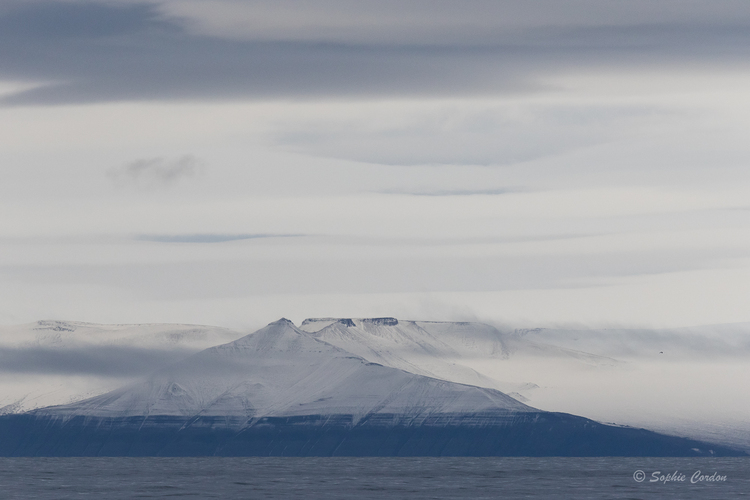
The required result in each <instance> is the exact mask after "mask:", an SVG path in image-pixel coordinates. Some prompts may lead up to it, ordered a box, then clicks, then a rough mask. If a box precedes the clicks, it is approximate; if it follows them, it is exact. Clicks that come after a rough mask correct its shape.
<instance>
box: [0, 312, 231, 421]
mask: <svg viewBox="0 0 750 500" xmlns="http://www.w3.org/2000/svg"><path fill="white" fill-rule="evenodd" d="M240 336H242V334H241V333H239V332H236V331H233V330H229V329H226V328H219V327H214V326H202V325H181V324H141V325H99V324H94V323H83V322H79V321H37V322H35V323H30V324H25V325H14V326H0V415H2V414H5V413H18V412H22V411H26V410H31V409H34V408H39V407H43V406H49V405H53V404H64V403H68V402H71V401H77V400H81V399H84V398H86V397H91V396H94V395H98V394H102V393H104V392H107V391H110V390H113V389H115V388H118V387H120V386H122V385H124V384H126V383H128V382H130V381H132V380H134V379H136V378H142V377H143V376H145V375H147V374H149V373H150V372H152V371H154V370H156V369H158V368H160V367H163V366H166V365H168V364H170V363H173V362H175V361H178V360H180V359H183V358H185V357H187V356H189V355H191V354H193V353H196V352H198V351H200V350H202V349H206V348H207V347H211V346H214V345H217V344H223V343H226V342H229V341H231V340H234V339H236V338H239V337H240Z"/></svg>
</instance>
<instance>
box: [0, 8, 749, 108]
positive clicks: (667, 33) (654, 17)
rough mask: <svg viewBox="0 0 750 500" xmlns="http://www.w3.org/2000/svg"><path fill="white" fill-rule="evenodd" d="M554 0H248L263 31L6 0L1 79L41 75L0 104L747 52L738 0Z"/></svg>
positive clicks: (519, 79) (201, 95)
mask: <svg viewBox="0 0 750 500" xmlns="http://www.w3.org/2000/svg"><path fill="white" fill-rule="evenodd" d="M172 3H173V4H175V2H172ZM344 3H346V2H344ZM560 3H561V2H556V3H555V5H554V6H553V4H549V5H548V6H547V7H549V9H551V10H550V12H565V13H566V15H564V16H562V17H561V19H562V21H558V22H557V23H554V26H551V27H550V26H548V25H544V23H553V19H547V17H549V16H546V17H545V16H541V17H540V19H541V20H542V21H541V22H534V19H535V16H537V15H540V14H539V13H541V12H545V8H546V7H545V5H547V3H544V2H495V3H485V2H470V3H468V4H461V5H464V6H463V7H462V8H460V9H458V7H457V6H458V5H459V3H458V2H442V3H439V4H435V3H430V4H429V6H428V5H425V4H423V3H420V2H407V3H405V4H399V6H396V7H394V6H393V5H390V6H389V5H383V6H382V7H380V8H374V7H372V6H370V7H368V9H369V10H373V9H375V10H374V11H373V12H371V13H369V14H368V15H369V16H370V17H371V19H372V20H373V21H372V22H370V23H369V24H368V23H365V22H364V21H366V20H367V18H362V19H360V18H356V17H355V18H353V19H350V18H347V17H346V16H343V17H340V18H336V19H334V17H333V16H334V14H335V13H336V12H337V10H336V9H334V8H332V6H333V7H336V6H338V7H336V8H337V9H338V12H341V11H342V10H341V5H339V4H341V2H338V3H335V4H333V3H327V2H326V3H322V4H320V7H319V8H316V9H317V10H316V12H315V14H316V16H314V15H312V14H313V13H308V14H307V16H308V18H310V19H313V20H315V19H318V20H321V21H320V22H317V24H316V23H315V22H312V21H311V22H308V23H307V24H304V22H303V21H304V18H303V21H299V20H297V21H295V19H293V18H292V15H291V14H290V12H293V7H294V5H293V4H289V5H291V7H290V8H288V9H286V10H283V9H281V10H279V9H278V8H275V7H273V4H272V3H268V2H255V3H253V4H252V8H253V9H257V12H258V13H259V16H258V17H259V18H261V19H265V20H266V26H270V27H271V28H272V29H265V30H263V29H256V30H255V31H253V30H251V32H250V33H248V34H245V35H246V36H245V37H244V38H243V37H232V38H222V37H220V36H217V35H216V34H213V33H206V32H202V31H200V30H195V29H192V28H194V25H195V22H191V21H189V20H186V19H185V18H184V17H182V18H181V17H177V16H174V15H172V16H170V15H168V14H166V12H167V11H165V10H164V9H162V8H160V7H159V5H156V4H151V3H94V2H54V1H44V2H13V3H10V4H6V5H5V6H4V7H3V8H2V9H0V45H1V46H2V47H3V50H2V51H1V52H0V79H6V80H20V81H34V82H41V83H46V84H47V85H43V86H41V87H37V88H34V89H30V90H25V91H22V92H18V93H15V94H11V95H7V96H5V97H4V98H3V99H2V102H3V103H4V104H5V105H13V104H16V105H18V104H59V103H74V102H101V101H115V100H132V99H138V100H140V99H224V98H274V97H280V98H287V97H300V98H312V97H346V96H365V97H366V96H414V95H420V96H430V95H472V94H497V93H503V92H514V91H521V90H523V91H527V90H533V89H534V88H536V87H538V86H539V85H540V83H539V82H540V80H539V78H540V77H541V76H543V75H547V74H550V73H554V72H559V71H568V70H570V69H575V68H584V67H601V66H612V65H649V64H665V63H667V62H669V63H671V64H687V63H710V64H717V63H721V62H724V63H733V62H742V61H744V60H746V58H747V56H748V51H750V43H749V42H750V7H748V4H747V3H742V2H731V1H725V2H711V3H710V4H706V6H705V7H702V6H701V5H700V4H698V3H689V5H684V4H685V3H684V2H683V3H680V4H679V5H682V6H683V8H682V9H678V8H677V7H678V5H677V4H675V5H673V6H672V9H673V11H674V12H673V13H670V10H669V9H668V8H655V7H648V5H646V4H643V3H627V4H628V5H630V7H623V5H625V4H626V3H623V2H619V3H607V6H609V7H608V8H609V9H610V12H608V14H607V15H592V14H590V12H594V14H596V13H597V12H599V13H600V14H601V12H602V8H601V7H597V4H598V3H601V2H598V3H596V2H595V3H592V2H562V3H564V4H565V5H567V6H569V7H570V8H569V9H568V10H566V9H564V8H562V7H561V6H560ZM176 4H179V2H176ZM222 5H223V4H217V6H216V7H215V10H219V9H222V8H223V7H222ZM669 5H672V3H671V2H669ZM344 7H348V8H349V10H355V11H356V10H357V5H356V4H346V6H344ZM389 9H391V11H392V12H391V11H389ZM393 9H396V10H395V11H393ZM457 9H458V10H457ZM345 10H346V9H344V10H343V11H345ZM606 10H607V9H604V11H606ZM251 12H252V11H251ZM387 12H391V14H390V15H385V14H384V13H387ZM399 12H403V14H404V15H403V16H401V17H399V16H397V15H396V14H398V13H399ZM455 12H460V16H458V17H459V19H458V21H457V22H454V23H451V16H453V17H455V16H456V14H455ZM419 13H423V14H424V13H428V14H429V15H426V16H421V17H420V16H418V15H417V14H419ZM535 13H536V14H535ZM261 14H262V15H261ZM263 15H265V16H266V17H265V18H264V17H263ZM284 16H289V19H286V18H285V17H284ZM618 16H619V17H618ZM360 17H361V16H360ZM423 17H424V21H422V20H421V19H422V18H423ZM493 19H496V20H497V22H493V21H492V20H493ZM488 20H489V21H488ZM514 20H515V21H514ZM328 21H330V22H328ZM334 21H335V22H334ZM397 21H398V22H397ZM300 22H303V24H304V25H303V26H301V27H300V26H299V23H300ZM331 23H333V27H332V25H331ZM274 26H276V28H274ZM334 28H335V29H334ZM394 29H395V30H396V33H394ZM360 32H362V33H366V34H367V36H358V35H357V33H360ZM299 33H302V35H299ZM331 33H333V35H331ZM404 34H406V35H404ZM407 35H408V36H407Z"/></svg>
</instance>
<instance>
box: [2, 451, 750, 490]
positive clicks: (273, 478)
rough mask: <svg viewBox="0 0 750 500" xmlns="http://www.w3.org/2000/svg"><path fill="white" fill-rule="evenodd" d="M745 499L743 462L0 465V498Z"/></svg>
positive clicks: (748, 469) (35, 461)
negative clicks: (653, 480)
mask: <svg viewBox="0 0 750 500" xmlns="http://www.w3.org/2000/svg"><path fill="white" fill-rule="evenodd" d="M636 471H642V472H643V474H642V475H641V474H639V473H637V472H636ZM656 471H659V472H660V474H657V475H656V477H658V478H659V479H660V480H659V481H655V482H652V479H654V477H655V476H654V475H653V473H654V472H656ZM697 471H700V473H699V475H698V476H695V478H694V479H693V480H694V481H697V482H691V478H693V476H694V474H695V473H696V472H697ZM675 472H677V474H676V475H675V479H676V480H675V481H667V479H668V476H667V475H668V474H672V475H674V473H675ZM714 473H716V475H714V479H717V477H718V478H724V479H723V480H715V481H711V482H709V481H707V480H706V478H707V477H711V475H712V474H714ZM634 475H635V478H643V481H642V482H638V481H636V480H635V478H634ZM701 475H702V476H704V477H703V480H702V481H700V476H701ZM662 476H663V477H662ZM680 477H682V478H683V480H682V481H680V480H679V478H680ZM748 496H750V459H748V458H716V459H693V458H690V459H683V458H0V498H23V499H26V498H34V499H65V498H76V499H77V498H91V499H107V500H114V499H124V498H128V499H129V498H222V499H225V498H243V499H245V498H278V499H287V498H305V499H315V498H321V499H364V500H366V499H372V498H388V499H398V498H409V499H428V498H429V499H442V498H471V499H483V498H493V499H494V498H504V499H505V498H524V499H537V498H538V499H542V498H544V499H547V498H570V499H576V500H582V499H596V500H601V499H614V498H618V499H619V498H621V499H646V498H655V499H656V498H658V499H681V500H684V499H693V498H695V499H733V498H744V497H748Z"/></svg>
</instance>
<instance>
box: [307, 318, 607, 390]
mask: <svg viewBox="0 0 750 500" xmlns="http://www.w3.org/2000/svg"><path fill="white" fill-rule="evenodd" d="M300 328H302V329H303V330H305V331H308V332H310V333H311V334H312V335H314V336H315V337H316V338H319V339H321V340H324V341H325V342H328V343H330V344H333V345H335V346H338V347H340V348H342V349H345V350H347V351H349V352H352V353H355V354H357V355H359V356H362V357H363V358H365V359H367V360H369V361H372V362H375V363H381V364H384V365H386V366H391V367H394V368H400V369H402V370H407V371H410V372H412V373H419V374H422V375H426V376H430V377H437V378H442V379H445V380H451V381H453V382H460V383H465V384H472V385H479V386H482V387H492V388H495V389H498V390H501V391H506V392H510V391H513V392H515V393H516V397H518V398H519V399H525V397H531V396H532V395H531V394H530V391H532V390H533V389H534V388H536V387H538V386H537V384H536V383H535V381H534V378H533V374H531V375H532V377H531V378H529V379H524V378H520V377H519V372H518V371H517V370H516V367H515V362H514V361H515V358H534V359H535V360H537V362H538V361H539V360H546V361H547V362H549V361H550V360H551V359H555V360H556V362H557V363H562V364H564V365H565V366H569V367H581V366H584V367H592V366H610V365H614V364H617V363H618V362H617V361H616V360H614V359H612V358H608V357H604V356H597V355H594V354H589V353H586V352H582V351H578V350H572V349H566V348H561V347H557V346H553V345H549V344H544V343H538V342H533V341H529V340H527V339H526V338H524V336H523V335H522V334H519V333H518V332H503V331H500V330H498V329H497V328H495V327H493V326H491V325H486V324H483V323H472V322H458V323H456V322H438V321H404V320H398V319H396V318H371V319H359V318H342V319H337V318H321V319H315V318H311V319H306V320H305V321H303V322H302V325H301V327H300ZM511 358H514V360H513V362H512V361H509V360H510V359H511ZM524 375H529V374H528V372H525V373H524Z"/></svg>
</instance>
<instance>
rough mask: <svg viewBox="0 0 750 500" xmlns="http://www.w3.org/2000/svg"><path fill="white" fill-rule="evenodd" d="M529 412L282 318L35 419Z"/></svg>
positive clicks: (506, 400) (506, 398)
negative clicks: (389, 363) (373, 358)
mask: <svg viewBox="0 0 750 500" xmlns="http://www.w3.org/2000/svg"><path fill="white" fill-rule="evenodd" d="M498 411H501V412H526V411H535V410H534V409H533V408H530V407H528V406H526V405H524V404H522V403H520V402H518V401H516V400H515V399H513V398H511V397H509V396H507V395H505V394H503V393H501V392H499V391H496V390H493V389H488V388H482V387H475V386H468V385H462V384H457V383H453V382H448V381H445V380H440V379H436V378H430V377H426V376H422V375H419V374H414V373H409V372H407V371H403V370H400V369H395V368H390V367H385V366H382V365H380V364H376V363H371V362H368V361H367V360H365V359H363V358H361V357H359V356H357V355H356V354H353V353H351V352H349V351H346V350H343V349H340V348H338V347H335V346H333V345H331V344H329V343H327V342H323V341H321V340H318V339H316V338H314V337H313V336H312V335H310V334H308V333H307V332H304V331H302V330H299V329H298V328H297V327H295V326H294V324H292V323H291V322H290V321H288V320H286V319H282V320H279V321H276V322H274V323H271V324H270V325H268V326H267V327H265V328H263V329H261V330H259V331H258V332H256V333H253V334H250V335H247V336H245V337H242V338H241V339H239V340H236V341H234V342H230V343H228V344H224V345H220V346H216V347H212V348H210V349H207V350H204V351H202V352H200V353H198V354H195V355H193V356H190V357H189V358H187V359H185V360H183V361H180V362H178V363H175V364H174V365H172V366H170V367H168V368H165V369H162V370H159V371H158V372H157V373H155V374H154V375H152V376H151V377H150V378H149V379H148V380H147V381H145V382H142V383H138V384H134V385H131V386H128V387H125V388H122V389H118V390H116V391H113V392H109V393H106V394H103V395H101V396H98V397H94V398H91V399H88V400H85V401H81V402H77V403H75V404H71V405H67V406H56V407H50V408H44V409H40V410H38V411H37V412H35V413H36V414H38V415H85V416H87V417H92V416H93V417H118V418H119V417H134V416H148V415H161V416H164V415H171V416H181V417H198V416H202V417H204V416H223V417H238V418H244V419H248V418H256V419H257V418H260V417H279V416H298V415H350V416H351V417H352V419H353V421H354V422H357V421H358V420H359V419H361V418H362V417H364V416H365V415H373V414H389V415H396V416H398V417H400V418H405V419H409V420H411V421H413V420H416V419H424V418H427V417H430V416H433V415H435V414H464V415H468V414H482V413H486V412H498Z"/></svg>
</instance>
